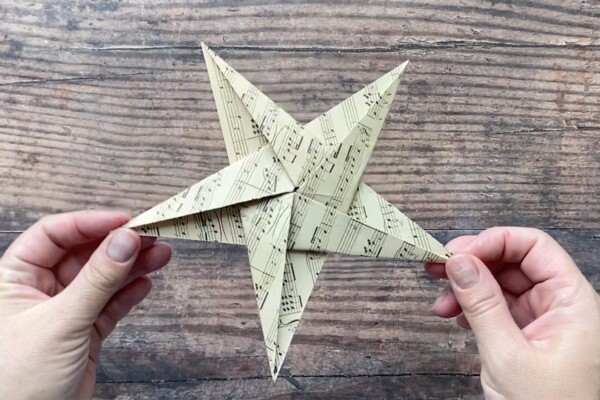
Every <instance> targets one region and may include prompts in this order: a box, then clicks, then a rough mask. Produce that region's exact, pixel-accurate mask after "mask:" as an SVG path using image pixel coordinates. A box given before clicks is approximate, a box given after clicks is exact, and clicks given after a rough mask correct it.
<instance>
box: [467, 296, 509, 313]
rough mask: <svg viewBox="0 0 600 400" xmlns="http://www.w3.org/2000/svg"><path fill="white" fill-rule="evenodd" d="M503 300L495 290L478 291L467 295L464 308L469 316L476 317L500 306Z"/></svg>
mask: <svg viewBox="0 0 600 400" xmlns="http://www.w3.org/2000/svg"><path fill="white" fill-rule="evenodd" d="M503 302H504V299H503V298H502V297H500V296H498V294H497V293H496V291H492V292H484V291H479V292H477V293H474V294H473V295H472V296H470V297H468V299H467V300H466V302H465V307H464V308H465V311H466V312H467V313H468V314H469V315H470V316H472V317H478V316H481V315H485V314H487V313H489V312H491V311H494V310H496V309H498V308H499V307H502V305H503V304H502V303H503Z"/></svg>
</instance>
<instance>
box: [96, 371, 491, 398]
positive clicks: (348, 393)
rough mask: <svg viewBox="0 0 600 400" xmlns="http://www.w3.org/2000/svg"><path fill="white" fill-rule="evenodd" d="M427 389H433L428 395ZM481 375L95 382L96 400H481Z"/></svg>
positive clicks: (429, 390)
mask: <svg viewBox="0 0 600 400" xmlns="http://www.w3.org/2000/svg"><path fill="white" fill-rule="evenodd" d="M431 388H436V392H435V394H433V395H432V391H431ZM479 391H480V389H479V377H476V376H475V377H473V376H439V375H437V376H430V375H426V376H419V375H409V376H382V377H379V376H364V377H332V378H328V379H322V378H314V377H295V378H286V379H280V380H279V381H278V382H277V383H276V384H273V383H272V381H270V380H269V379H250V380H229V381H200V382H155V383H118V384H99V385H98V390H97V392H96V398H97V399H114V398H118V399H122V400H128V399H153V400H154V399H197V398H202V399H212V398H219V399H238V398H243V399H247V400H250V399H269V400H276V399H311V400H312V399H327V400H330V399H334V400H335V399H339V400H341V399H344V400H346V399H367V398H369V399H398V398H403V399H444V400H453V399H456V400H458V399H461V400H467V399H480V398H481V395H480V394H479Z"/></svg>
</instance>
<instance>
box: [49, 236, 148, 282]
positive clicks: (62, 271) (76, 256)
mask: <svg viewBox="0 0 600 400" xmlns="http://www.w3.org/2000/svg"><path fill="white" fill-rule="evenodd" d="M141 239H142V244H141V246H140V255H139V256H138V259H137V260H136V262H135V264H134V265H133V267H132V268H131V269H132V270H135V269H136V268H140V267H142V268H146V266H144V265H139V264H141V261H140V259H141V258H142V255H143V254H144V252H145V251H146V250H147V249H149V248H151V247H152V246H154V243H155V242H156V238H155V237H141ZM100 243H101V242H99V241H96V242H92V243H89V244H87V243H86V244H85V245H82V246H79V247H78V248H77V249H76V251H74V252H71V253H69V254H67V255H66V256H65V257H64V258H63V259H62V260H61V261H60V263H59V264H58V265H57V266H56V267H55V269H54V273H55V276H56V279H57V280H58V282H59V283H60V284H61V285H62V287H66V286H67V285H68V284H69V283H71V282H72V281H73V279H75V277H76V276H77V274H78V273H79V271H81V268H83V266H84V265H85V264H86V263H87V262H88V260H89V259H90V257H91V256H92V254H93V253H94V251H95V250H96V249H97V248H98V246H100ZM144 260H146V261H144V262H147V261H148V258H144Z"/></svg>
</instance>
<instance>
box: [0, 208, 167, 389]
mask: <svg viewBox="0 0 600 400" xmlns="http://www.w3.org/2000/svg"><path fill="white" fill-rule="evenodd" d="M128 220H129V217H128V216H127V215H124V214H121V213H116V212H110V211H81V212H74V213H67V214H58V215H51V216H47V217H44V218H42V219H41V220H40V221H38V222H37V223H36V224H34V225H33V226H32V227H31V228H29V229H28V230H27V231H25V232H24V233H23V234H22V235H21V236H19V237H18V238H17V239H16V240H15V241H14V243H12V245H11V246H10V247H9V248H8V249H7V250H6V252H5V253H4V255H3V256H2V258H1V259H0V398H2V399H8V398H10V399H20V398H28V399H29V398H35V399H37V398H43V399H72V398H76V399H82V398H90V397H91V396H92V394H93V391H94V386H95V383H96V364H97V362H98V356H99V352H100V346H101V344H102V340H103V339H105V338H106V337H107V336H108V335H109V334H110V333H111V332H112V330H113V329H114V328H115V326H116V324H117V322H118V321H119V320H120V319H122V318H123V317H124V316H125V315H127V313H128V312H129V311H130V310H131V309H132V308H133V307H134V306H135V305H136V304H138V303H139V302H141V301H142V300H143V299H144V298H145V297H146V295H147V294H148V293H149V292H150V289H151V286H152V284H151V280H150V278H149V277H148V276H146V275H147V274H149V273H150V272H153V271H155V270H157V269H159V268H161V267H163V266H164V265H166V264H167V262H168V261H169V259H170V258H171V248H170V246H169V245H168V244H166V243H155V241H154V239H151V238H143V239H142V238H140V236H138V234H137V233H135V232H134V231H132V230H130V229H124V228H120V229H116V228H118V227H119V226H121V225H123V224H124V223H125V222H127V221H128ZM113 229H116V230H114V231H113ZM111 231H112V232H111ZM107 235H108V236H107Z"/></svg>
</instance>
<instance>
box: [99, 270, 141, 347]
mask: <svg viewBox="0 0 600 400" xmlns="http://www.w3.org/2000/svg"><path fill="white" fill-rule="evenodd" d="M151 289H152V280H151V279H150V278H149V277H147V276H142V277H140V278H137V279H135V280H134V281H133V282H131V283H130V284H129V285H127V286H125V287H124V288H123V289H121V290H119V291H118V292H117V293H116V294H115V295H114V296H113V297H112V298H111V299H110V301H109V302H108V303H107V304H106V307H104V310H102V312H101V313H100V315H99V316H98V319H97V320H96V323H95V327H96V330H97V331H98V335H99V337H100V340H104V339H106V338H107V337H108V335H110V333H111V332H112V331H113V330H114V329H115V326H117V323H118V322H119V321H120V320H121V319H123V318H124V317H125V316H126V315H127V314H129V311H131V309H132V308H133V307H135V306H136V305H138V304H139V303H140V302H141V301H142V300H144V299H145V298H146V296H147V295H148V293H150V290H151Z"/></svg>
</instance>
